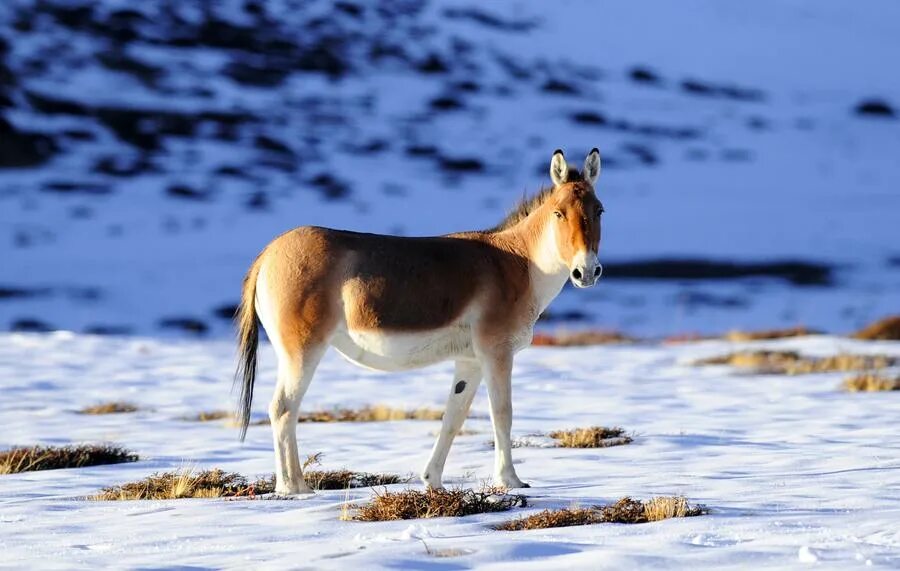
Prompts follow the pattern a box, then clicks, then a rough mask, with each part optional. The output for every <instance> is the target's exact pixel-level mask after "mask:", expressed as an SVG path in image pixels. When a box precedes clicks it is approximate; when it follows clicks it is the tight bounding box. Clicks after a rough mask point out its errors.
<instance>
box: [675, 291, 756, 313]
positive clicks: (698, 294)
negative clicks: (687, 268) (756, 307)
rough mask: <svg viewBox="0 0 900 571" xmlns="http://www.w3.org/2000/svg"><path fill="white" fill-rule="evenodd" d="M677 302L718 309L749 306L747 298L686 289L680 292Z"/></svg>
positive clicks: (689, 305) (690, 305)
mask: <svg viewBox="0 0 900 571" xmlns="http://www.w3.org/2000/svg"><path fill="white" fill-rule="evenodd" d="M676 300H677V303H678V304H680V305H685V306H688V307H714V308H718V309H739V308H742V307H747V306H748V305H750V302H749V301H748V300H747V299H744V298H741V297H735V296H728V295H716V294H712V293H707V292H702V291H685V292H681V293H679V294H678V296H677V298H676Z"/></svg>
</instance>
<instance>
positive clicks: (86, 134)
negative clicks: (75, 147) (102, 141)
mask: <svg viewBox="0 0 900 571" xmlns="http://www.w3.org/2000/svg"><path fill="white" fill-rule="evenodd" d="M62 135H63V137H65V138H67V139H72V140H73V141H94V140H96V139H97V137H95V136H94V134H93V133H92V132H90V131H86V130H84V129H66V130H64V131H63V132H62Z"/></svg>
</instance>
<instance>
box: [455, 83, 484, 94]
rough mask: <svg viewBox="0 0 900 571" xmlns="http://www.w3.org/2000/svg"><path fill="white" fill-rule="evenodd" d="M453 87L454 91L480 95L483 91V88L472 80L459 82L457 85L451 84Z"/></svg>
mask: <svg viewBox="0 0 900 571" xmlns="http://www.w3.org/2000/svg"><path fill="white" fill-rule="evenodd" d="M451 87H452V88H453V89H456V90H459V91H466V92H469V93H478V92H479V91H481V86H479V85H478V83H476V82H474V81H472V80H464V81H457V82H456V83H453V84H451Z"/></svg>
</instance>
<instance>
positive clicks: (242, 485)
mask: <svg viewBox="0 0 900 571" xmlns="http://www.w3.org/2000/svg"><path fill="white" fill-rule="evenodd" d="M273 491H275V484H274V481H273V480H271V479H260V480H257V481H255V482H248V481H247V479H246V478H245V477H244V476H241V475H240V474H235V473H230V472H224V471H222V470H218V469H214V470H203V471H201V472H194V471H193V470H191V469H186V470H181V471H177V472H163V473H157V474H153V475H151V476H147V477H146V478H144V479H143V480H138V481H137V482H129V483H127V484H122V485H121V486H112V487H110V488H104V489H103V491H101V492H100V493H99V494H97V495H96V496H91V498H90V499H92V500H106V501H111V500H174V499H179V498H230V497H246V496H253V495H256V494H266V493H271V492H273Z"/></svg>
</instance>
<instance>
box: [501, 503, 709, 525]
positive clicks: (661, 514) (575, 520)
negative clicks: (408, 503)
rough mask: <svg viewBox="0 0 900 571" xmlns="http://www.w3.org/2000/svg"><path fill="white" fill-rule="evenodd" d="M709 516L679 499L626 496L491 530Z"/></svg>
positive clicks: (539, 516) (505, 523) (520, 520)
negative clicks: (601, 503)
mask: <svg viewBox="0 0 900 571" xmlns="http://www.w3.org/2000/svg"><path fill="white" fill-rule="evenodd" d="M706 513H709V510H707V509H706V508H704V507H703V506H691V505H690V504H688V501H687V499H686V498H684V497H681V496H663V497H656V498H650V499H649V500H647V501H646V502H642V501H640V500H633V499H631V498H628V497H625V498H622V499H620V500H619V501H617V502H616V503H614V504H609V505H606V506H594V507H592V508H565V509H559V510H544V511H542V512H541V513H538V514H534V515H531V516H528V517H523V518H519V519H514V520H510V521H507V522H503V523H501V524H500V525H498V526H496V527H495V528H494V529H498V530H503V531H520V530H525V529H547V528H551V527H570V526H573V525H591V524H595V523H647V522H651V521H660V520H663V519H669V518H673V517H694V516H698V515H704V514H706Z"/></svg>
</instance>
